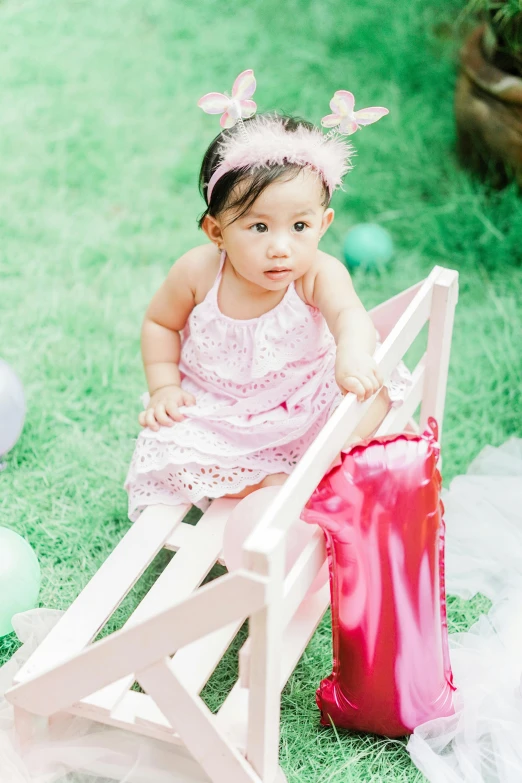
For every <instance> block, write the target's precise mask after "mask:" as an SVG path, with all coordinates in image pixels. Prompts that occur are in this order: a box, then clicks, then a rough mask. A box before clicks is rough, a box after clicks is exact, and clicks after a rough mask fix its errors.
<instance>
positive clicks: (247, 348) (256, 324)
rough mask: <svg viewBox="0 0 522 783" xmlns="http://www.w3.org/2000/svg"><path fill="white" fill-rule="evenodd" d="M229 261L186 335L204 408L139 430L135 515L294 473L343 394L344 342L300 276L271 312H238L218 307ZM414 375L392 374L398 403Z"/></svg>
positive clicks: (188, 385)
mask: <svg viewBox="0 0 522 783" xmlns="http://www.w3.org/2000/svg"><path fill="white" fill-rule="evenodd" d="M223 263H224V257H223V258H222V260H221V266H220V270H219V274H218V275H217V278H216V280H215V282H214V285H213V286H212V288H211V290H210V291H209V292H208V294H207V296H206V297H205V299H204V300H203V302H201V303H200V304H199V305H196V307H195V308H194V309H193V310H192V312H191V314H190V316H189V318H188V321H187V324H186V326H185V329H184V332H183V340H182V351H181V360H180V365H179V366H180V371H181V377H182V381H181V385H182V387H183V388H184V389H186V390H187V391H189V392H191V393H192V394H193V395H194V396H195V398H196V405H193V406H184V407H182V408H181V409H180V410H181V412H182V413H183V414H184V416H185V417H186V418H185V419H184V421H181V422H177V423H176V424H174V425H173V426H172V427H160V429H159V431H158V432H154V431H152V430H151V429H149V428H144V429H143V430H142V431H141V432H140V434H139V436H138V439H137V442H136V447H135V450H134V455H133V458H132V462H131V465H130V468H129V472H128V475H127V478H126V481H125V489H126V490H127V492H128V495H129V517H130V519H131V520H133V521H134V520H136V519H137V517H138V516H139V514H140V512H141V510H142V509H143V508H145V507H146V506H148V505H150V504H153V503H166V504H170V505H178V504H181V503H194V504H196V505H200V506H204V505H205V503H206V500H207V499H208V498H216V497H220V496H222V495H227V494H230V493H236V492H239V491H240V490H242V489H244V488H245V487H247V486H249V485H251V484H257V483H259V482H260V481H262V479H264V478H265V477H266V476H268V475H270V474H273V473H291V472H292V470H293V468H294V467H295V465H296V463H297V462H298V461H299V459H300V458H301V456H302V455H303V454H304V452H305V451H306V449H307V448H308V446H309V445H310V444H311V442H312V441H313V440H314V438H315V437H316V435H317V434H318V432H319V431H320V429H321V428H322V427H323V425H324V423H325V422H326V420H327V419H328V417H329V416H330V414H331V412H332V411H333V409H334V408H335V407H336V406H337V405H338V404H339V402H340V400H341V399H342V395H341V392H340V390H339V387H338V386H337V384H336V382H335V378H334V367H335V342H334V339H333V336H332V334H331V332H330V330H329V329H328V326H327V324H326V321H325V320H324V318H323V316H322V314H321V313H320V311H319V310H318V309H317V308H314V307H310V306H309V305H307V304H305V302H303V300H302V299H301V298H300V297H299V295H298V294H297V292H296V290H295V286H294V284H293V283H291V284H290V286H289V287H288V289H287V291H286V293H285V295H284V297H283V299H282V300H281V302H280V303H279V304H278V305H277V306H276V307H274V308H273V309H272V310H269V311H268V312H267V313H264V314H263V315H261V316H259V317H258V318H252V319H248V320H237V319H235V318H230V317H228V316H226V315H224V314H223V313H222V312H221V311H220V309H219V306H218V290H219V285H220V282H221V274H222V268H223ZM404 369H405V368H404ZM408 382H409V380H408V373H407V371H406V372H405V371H402V372H398V373H397V372H396V373H395V376H394V377H392V378H391V379H390V383H389V384H388V389H389V392H390V397H391V399H392V402H393V403H397V402H400V400H401V399H402V397H403V394H404V388H405V385H406V384H407V383H408ZM143 402H144V404H145V405H146V404H147V403H148V395H144V397H143Z"/></svg>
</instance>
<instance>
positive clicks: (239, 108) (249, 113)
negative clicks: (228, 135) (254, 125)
mask: <svg viewBox="0 0 522 783" xmlns="http://www.w3.org/2000/svg"><path fill="white" fill-rule="evenodd" d="M255 91H256V80H255V77H254V71H253V70H252V69H249V70H247V71H243V72H242V73H240V74H239V76H238V77H237V79H236V80H235V82H234V84H233V86H232V96H231V97H229V96H228V95H225V94H223V93H222V92H208V93H207V94H206V95H204V96H203V97H202V98H200V99H199V101H198V106H199V107H200V109H203V111H204V112H206V113H207V114H221V119H220V120H219V124H220V125H221V127H222V128H233V127H234V125H235V124H236V122H238V121H239V120H246V119H248V118H249V117H253V116H254V114H255V113H256V109H257V106H256V104H255V102H254V101H251V100H250V98H251V97H252V95H253V94H254V93H255Z"/></svg>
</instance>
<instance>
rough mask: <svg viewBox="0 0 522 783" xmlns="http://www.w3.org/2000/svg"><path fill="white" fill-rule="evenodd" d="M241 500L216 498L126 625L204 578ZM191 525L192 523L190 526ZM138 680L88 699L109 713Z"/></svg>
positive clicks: (121, 683) (162, 606) (128, 679)
mask: <svg viewBox="0 0 522 783" xmlns="http://www.w3.org/2000/svg"><path fill="white" fill-rule="evenodd" d="M237 502H238V501H237V500H232V499H224V498H221V499H219V500H215V501H214V502H213V503H212V504H211V505H210V507H209V508H208V510H207V511H206V512H205V514H203V516H202V517H201V519H200V520H199V522H198V523H197V525H195V526H193V532H192V533H190V534H189V535H190V545H188V546H184V547H182V548H181V549H179V550H178V552H177V553H176V555H175V556H174V558H173V559H172V560H171V562H170V563H169V564H168V566H167V567H166V568H165V570H164V571H163V573H162V574H160V576H159V577H158V579H157V580H156V582H155V583H154V584H153V585H152V587H151V589H150V590H149V592H148V593H147V595H146V596H145V597H144V598H143V600H142V601H141V603H140V604H139V605H138V607H137V608H136V609H135V610H134V612H133V613H132V614H131V616H130V617H129V619H128V620H127V622H126V623H125V626H124V627H128V626H133V625H136V624H137V623H140V622H141V621H142V620H146V619H147V618H148V617H151V616H152V615H153V614H157V613H158V612H161V611H162V610H163V609H168V607H169V606H171V605H172V604H173V603H176V602H178V601H181V600H182V599H183V598H186V597H187V596H189V595H190V594H191V593H192V592H193V591H194V590H195V589H196V588H197V587H199V585H200V584H201V582H202V581H203V579H204V578H205V577H206V575H207V574H208V572H209V571H210V569H211V568H212V566H213V565H214V563H215V562H216V560H217V558H218V555H219V554H220V552H221V550H222V548H223V532H224V529H225V524H226V522H227V519H228V516H229V514H230V512H231V510H232V509H233V508H234V506H235V505H236V504H237ZM187 527H188V525H187ZM133 682H134V676H132V675H131V676H128V677H124V678H122V679H121V680H118V681H117V682H115V683H112V684H111V685H109V686H107V687H106V688H103V690H102V691H100V692H97V693H94V694H93V695H92V696H88V697H86V699H84V701H85V703H86V704H89V703H91V699H92V700H94V702H95V703H96V705H97V706H98V707H100V708H101V709H104V710H105V711H106V712H109V713H110V712H112V711H113V710H114V708H115V706H116V704H117V703H118V701H119V700H120V699H121V698H123V696H124V694H125V692H126V691H127V690H128V689H129V688H130V687H131V685H132V683H133Z"/></svg>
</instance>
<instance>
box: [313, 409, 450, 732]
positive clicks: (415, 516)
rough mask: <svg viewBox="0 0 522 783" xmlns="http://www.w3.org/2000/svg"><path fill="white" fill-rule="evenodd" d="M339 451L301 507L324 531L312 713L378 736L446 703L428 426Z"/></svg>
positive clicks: (436, 486) (438, 506) (437, 521)
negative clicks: (324, 602) (325, 650)
mask: <svg viewBox="0 0 522 783" xmlns="http://www.w3.org/2000/svg"><path fill="white" fill-rule="evenodd" d="M430 427H431V430H430V431H427V432H425V433H424V434H423V435H415V434H409V433H403V434H400V435H394V436H387V437H381V438H375V439H373V440H371V441H366V442H365V443H362V444H359V445H357V446H354V447H353V448H352V449H351V450H350V451H349V452H347V453H345V454H343V455H342V461H341V464H340V465H339V466H336V467H335V468H333V469H332V470H331V471H330V472H329V473H328V474H327V475H326V476H325V477H324V478H323V480H322V481H321V483H320V484H319V486H318V487H317V489H316V490H315V492H314V494H313V495H312V497H311V498H310V500H309V502H308V503H307V505H306V507H305V509H304V511H303V519H305V520H306V521H307V522H313V523H317V524H318V525H320V526H321V527H322V528H323V530H324V532H325V536H326V546H327V551H328V558H329V565H330V591H331V598H332V605H331V610H332V633H333V671H332V674H331V675H330V676H329V677H327V678H326V679H325V680H323V681H322V682H321V685H320V687H319V689H318V691H317V704H318V706H319V709H320V710H321V723H322V724H323V725H326V726H329V725H331V722H333V723H334V724H335V725H337V726H339V727H343V728H348V729H353V730H356V731H368V732H373V733H375V734H382V735H385V736H388V737H399V736H403V735H404V734H409V733H411V732H412V731H413V729H414V728H415V727H416V726H418V725H420V724H421V723H424V722H426V721H428V720H431V719H432V718H438V717H442V716H446V715H452V714H453V698H452V694H453V691H454V690H455V688H454V686H453V681H452V673H451V665H450V660H449V651H448V629H447V620H446V598H445V588H444V521H443V518H442V513H443V508H442V503H441V501H440V498H439V494H440V487H441V478H440V473H439V471H438V469H437V461H438V457H439V446H438V444H437V442H436V438H437V425H436V422H435V421H434V420H433V419H432V420H430Z"/></svg>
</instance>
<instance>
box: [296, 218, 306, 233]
mask: <svg viewBox="0 0 522 783" xmlns="http://www.w3.org/2000/svg"><path fill="white" fill-rule="evenodd" d="M305 228H306V223H302V222H301V221H299V222H298V223H294V231H297V232H298V233H300V232H302V231H304V230H305Z"/></svg>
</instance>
